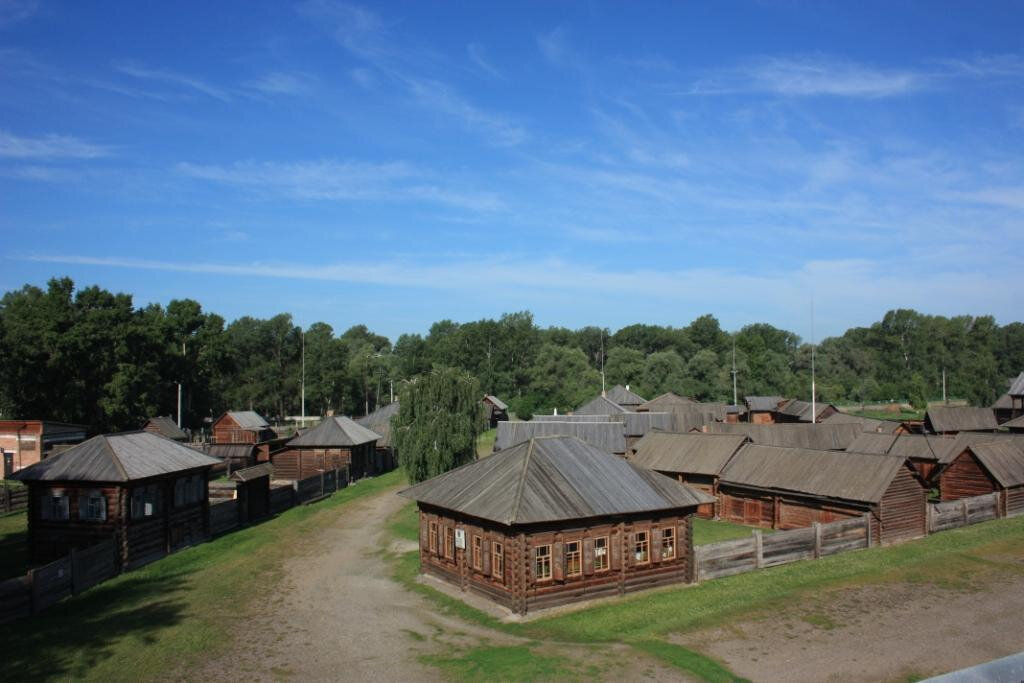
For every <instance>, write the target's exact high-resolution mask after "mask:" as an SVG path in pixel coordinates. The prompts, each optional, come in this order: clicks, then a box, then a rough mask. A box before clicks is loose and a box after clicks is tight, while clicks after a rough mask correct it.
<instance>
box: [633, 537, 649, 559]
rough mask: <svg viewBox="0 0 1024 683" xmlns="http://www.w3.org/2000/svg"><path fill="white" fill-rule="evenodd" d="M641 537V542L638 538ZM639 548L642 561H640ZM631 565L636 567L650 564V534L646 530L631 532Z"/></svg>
mask: <svg viewBox="0 0 1024 683" xmlns="http://www.w3.org/2000/svg"><path fill="white" fill-rule="evenodd" d="M641 536H643V540H640V537H641ZM641 548H643V550H642V552H643V554H644V559H642V560H641V559H640V554H641ZM633 563H634V564H637V565H641V564H650V563H651V532H650V531H647V530H643V531H634V532H633Z"/></svg>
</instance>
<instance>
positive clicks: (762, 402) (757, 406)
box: [743, 396, 786, 425]
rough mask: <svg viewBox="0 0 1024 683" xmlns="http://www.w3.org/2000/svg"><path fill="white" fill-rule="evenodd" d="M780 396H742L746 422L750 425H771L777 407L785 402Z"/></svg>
mask: <svg viewBox="0 0 1024 683" xmlns="http://www.w3.org/2000/svg"><path fill="white" fill-rule="evenodd" d="M785 400H786V399H784V398H783V397H781V396H744V397H743V402H744V403H745V404H746V406H747V422H750V423H751V424H759V425H766V424H773V423H774V422H775V421H776V420H775V414H776V412H777V411H778V410H779V406H780V405H782V403H783V402H784V401H785Z"/></svg>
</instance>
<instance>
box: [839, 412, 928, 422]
mask: <svg viewBox="0 0 1024 683" xmlns="http://www.w3.org/2000/svg"><path fill="white" fill-rule="evenodd" d="M924 412H925V411H923V410H901V411H899V412H897V413H890V412H889V411H887V410H851V411H849V414H850V415H856V416H858V417H870V418H873V419H875V420H893V421H895V422H901V421H903V420H923V419H924Z"/></svg>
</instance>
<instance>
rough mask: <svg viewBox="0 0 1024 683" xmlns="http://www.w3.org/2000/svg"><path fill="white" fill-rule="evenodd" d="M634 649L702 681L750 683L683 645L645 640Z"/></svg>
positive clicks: (711, 682) (710, 682)
mask: <svg viewBox="0 0 1024 683" xmlns="http://www.w3.org/2000/svg"><path fill="white" fill-rule="evenodd" d="M634 647H636V648H637V649H638V650H642V651H643V652H646V653H647V654H649V655H652V656H654V657H657V658H658V659H660V660H662V661H663V662H665V663H666V664H669V665H671V666H674V667H675V668H677V669H681V670H683V671H686V672H688V673H690V674H693V675H694V676H696V677H697V678H699V679H700V680H702V681H709V683H750V682H749V681H747V679H745V678H739V677H737V676H736V675H735V674H733V672H731V671H729V669H727V668H725V667H724V666H722V664H720V663H719V662H717V661H715V660H714V659H711V658H710V657H706V656H704V655H702V654H700V653H698V652H694V651H693V650H688V649H686V648H685V647H683V646H682V645H673V644H672V643H666V642H665V641H662V640H645V641H641V642H639V643H636V644H635V645H634Z"/></svg>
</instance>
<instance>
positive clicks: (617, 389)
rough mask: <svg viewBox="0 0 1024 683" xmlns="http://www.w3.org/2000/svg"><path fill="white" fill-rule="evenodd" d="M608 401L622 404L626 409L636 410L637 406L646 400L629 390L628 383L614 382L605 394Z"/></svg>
mask: <svg viewBox="0 0 1024 683" xmlns="http://www.w3.org/2000/svg"><path fill="white" fill-rule="evenodd" d="M605 396H606V397H607V399H608V400H609V401H613V402H614V403H616V404H618V405H620V406H622V407H623V408H625V409H626V410H632V411H636V409H637V408H638V407H640V406H641V405H642V404H644V403H646V402H647V399H646V398H644V397H643V396H641V395H640V394H637V393H636V392H634V391H630V390H629V385H628V384H627V385H626V386H622V385H621V384H616V385H615V386H614V387H612V388H611V389H609V390H608V392H607V393H606V394H605Z"/></svg>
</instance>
